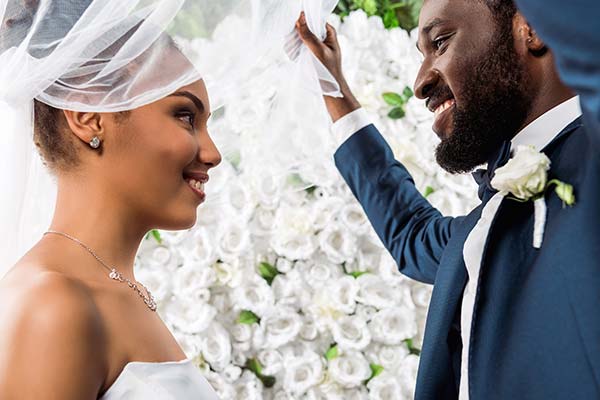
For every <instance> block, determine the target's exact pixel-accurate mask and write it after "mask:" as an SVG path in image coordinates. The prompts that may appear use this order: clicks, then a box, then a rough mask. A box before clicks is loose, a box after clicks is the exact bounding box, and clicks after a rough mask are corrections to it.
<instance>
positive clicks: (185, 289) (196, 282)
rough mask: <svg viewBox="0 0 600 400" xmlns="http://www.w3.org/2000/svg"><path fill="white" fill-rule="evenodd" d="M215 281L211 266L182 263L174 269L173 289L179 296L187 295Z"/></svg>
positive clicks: (207, 286)
mask: <svg viewBox="0 0 600 400" xmlns="http://www.w3.org/2000/svg"><path fill="white" fill-rule="evenodd" d="M215 281H216V276H215V272H214V271H213V270H212V268H209V267H195V266H190V265H184V266H183V267H181V268H178V269H177V270H175V276H174V277H173V290H174V292H175V293H176V294H177V295H178V296H180V297H189V296H190V295H191V294H192V293H193V292H194V291H196V290H198V289H206V288H209V287H211V286H212V285H213V284H214V283H215Z"/></svg>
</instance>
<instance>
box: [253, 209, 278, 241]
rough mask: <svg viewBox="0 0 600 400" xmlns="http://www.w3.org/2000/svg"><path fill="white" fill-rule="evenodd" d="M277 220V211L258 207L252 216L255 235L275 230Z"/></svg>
mask: <svg viewBox="0 0 600 400" xmlns="http://www.w3.org/2000/svg"><path fill="white" fill-rule="evenodd" d="M274 221H275V212H274V211H273V210H268V209H266V208H264V207H260V206H259V207H257V208H256V210H255V211H254V215H253V216H252V222H251V226H252V229H253V230H252V232H253V233H254V235H258V236H264V235H268V234H270V233H271V231H272V230H273V222H274Z"/></svg>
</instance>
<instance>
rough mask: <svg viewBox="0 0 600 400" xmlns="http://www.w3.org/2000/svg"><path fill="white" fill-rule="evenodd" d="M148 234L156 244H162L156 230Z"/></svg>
mask: <svg viewBox="0 0 600 400" xmlns="http://www.w3.org/2000/svg"><path fill="white" fill-rule="evenodd" d="M150 234H151V235H152V237H153V238H154V239H155V240H156V242H157V243H158V244H162V237H161V236H160V232H159V231H157V230H156V229H152V230H151V231H150Z"/></svg>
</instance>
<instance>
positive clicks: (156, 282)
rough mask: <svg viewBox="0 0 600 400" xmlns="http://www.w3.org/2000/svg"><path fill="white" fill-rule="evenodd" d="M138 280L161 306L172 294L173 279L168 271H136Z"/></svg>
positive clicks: (144, 269) (146, 269)
mask: <svg viewBox="0 0 600 400" xmlns="http://www.w3.org/2000/svg"><path fill="white" fill-rule="evenodd" d="M136 279H137V280H138V281H139V282H143V284H144V285H145V286H146V287H147V288H148V290H150V292H151V293H152V295H153V296H154V298H155V299H156V301H157V302H158V303H159V304H160V303H162V302H163V301H165V300H166V299H167V298H168V297H169V296H171V294H172V285H171V279H170V278H169V273H168V272H167V271H162V270H158V269H157V270H154V271H152V270H150V269H148V268H140V269H139V270H137V271H136Z"/></svg>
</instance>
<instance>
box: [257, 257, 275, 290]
mask: <svg viewBox="0 0 600 400" xmlns="http://www.w3.org/2000/svg"><path fill="white" fill-rule="evenodd" d="M258 273H259V275H260V276H262V277H263V278H264V279H265V280H266V281H267V282H268V283H269V285H270V284H271V283H273V279H275V277H276V276H277V275H278V274H279V271H277V268H275V267H274V266H272V265H271V264H269V263H267V262H261V263H260V264H258Z"/></svg>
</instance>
